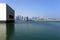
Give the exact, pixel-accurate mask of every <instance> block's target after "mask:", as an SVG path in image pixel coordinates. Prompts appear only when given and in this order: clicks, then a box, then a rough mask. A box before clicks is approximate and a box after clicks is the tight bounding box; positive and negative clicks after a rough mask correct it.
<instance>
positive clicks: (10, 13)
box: [0, 3, 15, 22]
mask: <svg viewBox="0 0 60 40" xmlns="http://www.w3.org/2000/svg"><path fill="white" fill-rule="evenodd" d="M14 13H15V12H14V10H13V9H12V8H11V7H10V6H9V5H7V4H6V3H0V22H1V21H2V22H3V21H4V22H9V21H11V22H14V20H15V19H14V16H15V14H14Z"/></svg>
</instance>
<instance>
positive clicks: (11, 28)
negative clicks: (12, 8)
mask: <svg viewBox="0 0 60 40" xmlns="http://www.w3.org/2000/svg"><path fill="white" fill-rule="evenodd" d="M6 28H7V29H6V31H7V33H6V34H7V40H10V38H11V36H12V35H13V34H14V23H6Z"/></svg>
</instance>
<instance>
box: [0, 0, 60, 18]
mask: <svg viewBox="0 0 60 40" xmlns="http://www.w3.org/2000/svg"><path fill="white" fill-rule="evenodd" d="M0 3H7V4H8V5H9V6H10V7H12V8H13V9H14V10H15V15H16V16H17V15H21V16H25V17H26V16H28V17H30V18H31V17H44V18H60V0H0Z"/></svg>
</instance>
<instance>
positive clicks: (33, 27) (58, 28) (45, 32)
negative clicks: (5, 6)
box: [6, 22, 60, 40]
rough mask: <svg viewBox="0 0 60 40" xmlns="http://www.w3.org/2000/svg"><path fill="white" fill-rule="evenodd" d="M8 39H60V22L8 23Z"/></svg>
mask: <svg viewBox="0 0 60 40" xmlns="http://www.w3.org/2000/svg"><path fill="white" fill-rule="evenodd" d="M6 27H7V30H8V31H7V33H6V35H7V36H6V37H7V40H60V22H17V23H15V24H14V23H7V25H6Z"/></svg>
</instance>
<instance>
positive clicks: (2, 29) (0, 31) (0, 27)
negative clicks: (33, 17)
mask: <svg viewBox="0 0 60 40" xmlns="http://www.w3.org/2000/svg"><path fill="white" fill-rule="evenodd" d="M0 40H6V23H0Z"/></svg>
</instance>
